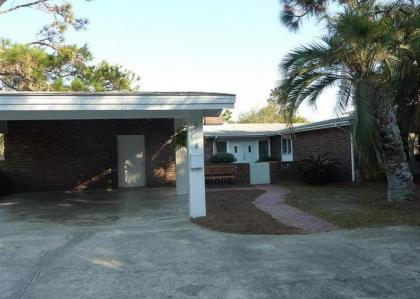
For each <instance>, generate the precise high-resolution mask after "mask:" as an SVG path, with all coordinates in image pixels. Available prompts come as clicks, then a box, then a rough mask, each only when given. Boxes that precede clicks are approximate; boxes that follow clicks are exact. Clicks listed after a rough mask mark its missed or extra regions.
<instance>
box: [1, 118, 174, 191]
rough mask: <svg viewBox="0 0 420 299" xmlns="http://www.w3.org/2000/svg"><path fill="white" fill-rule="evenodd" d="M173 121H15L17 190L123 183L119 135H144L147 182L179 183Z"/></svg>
mask: <svg viewBox="0 0 420 299" xmlns="http://www.w3.org/2000/svg"><path fill="white" fill-rule="evenodd" d="M173 132H174V126H173V120H172V119H153V120H146V119H141V120H78V121H76V120H74V121H73V120H64V121H10V122H8V132H7V135H6V138H5V139H6V140H5V145H6V146H5V156H6V170H7V172H8V173H9V174H10V176H11V177H12V179H13V181H14V191H17V192H22V191H51V190H74V189H104V188H115V187H117V186H118V173H117V168H118V162H117V159H118V156H117V155H118V154H117V136H118V135H145V147H146V175H147V178H146V184H147V186H160V185H166V184H173V183H174V182H175V152H174V149H173V147H172V146H171V145H170V144H168V143H167V141H168V139H169V138H170V136H171V135H172V134H173Z"/></svg>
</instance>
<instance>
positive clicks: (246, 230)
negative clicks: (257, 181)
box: [193, 189, 300, 235]
mask: <svg viewBox="0 0 420 299" xmlns="http://www.w3.org/2000/svg"><path fill="white" fill-rule="evenodd" d="M263 193H264V191H262V190H257V189H250V190H223V191H221V190H219V191H208V192H207V193H206V204H207V216H206V217H202V218H196V219H194V220H193V222H194V223H196V224H198V225H201V226H203V227H206V228H209V229H212V230H216V231H221V232H228V233H237V234H256V235H289V234H299V233H300V231H299V230H298V229H296V228H294V227H290V226H287V225H285V224H283V223H281V222H279V221H277V220H275V219H274V218H273V217H271V216H270V215H268V214H266V213H264V212H263V211H261V210H259V209H258V208H257V207H255V206H254V204H253V203H252V202H253V201H254V199H255V198H257V196H259V195H261V194H263Z"/></svg>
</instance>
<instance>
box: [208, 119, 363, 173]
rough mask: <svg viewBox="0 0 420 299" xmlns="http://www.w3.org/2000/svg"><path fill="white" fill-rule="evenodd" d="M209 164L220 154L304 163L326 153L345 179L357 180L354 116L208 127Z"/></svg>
mask: <svg viewBox="0 0 420 299" xmlns="http://www.w3.org/2000/svg"><path fill="white" fill-rule="evenodd" d="M204 136H205V143H204V151H205V158H206V161H208V160H209V159H210V157H211V156H212V155H214V154H217V153H220V152H227V153H232V154H233V155H234V156H235V157H236V160H237V163H255V162H256V161H258V160H264V159H266V158H267V157H269V158H271V159H273V160H276V161H281V162H293V161H300V160H302V159H306V158H309V157H310V156H311V155H313V156H314V157H316V156H318V155H322V154H325V153H330V155H331V157H335V158H337V159H339V161H340V163H341V167H342V169H343V172H344V173H343V179H345V180H354V179H355V164H354V151H353V142H352V137H351V117H342V118H336V119H331V120H326V121H320V122H314V123H309V124H294V125H293V126H292V127H287V125H286V124H220V123H219V124H211V125H210V124H209V125H205V126H204Z"/></svg>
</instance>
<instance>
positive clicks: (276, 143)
mask: <svg viewBox="0 0 420 299" xmlns="http://www.w3.org/2000/svg"><path fill="white" fill-rule="evenodd" d="M270 147H271V157H272V158H274V159H276V160H278V161H281V136H273V137H271V138H270Z"/></svg>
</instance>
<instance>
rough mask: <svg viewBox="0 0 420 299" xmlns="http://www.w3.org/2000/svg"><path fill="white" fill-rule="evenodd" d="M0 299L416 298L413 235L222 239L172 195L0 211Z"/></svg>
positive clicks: (86, 198) (379, 232)
mask: <svg viewBox="0 0 420 299" xmlns="http://www.w3.org/2000/svg"><path fill="white" fill-rule="evenodd" d="M0 225H1V230H0V252H1V254H0V290H1V292H0V298H43V299H47V298H192V297H199V298H354V297H363V298H365V297H370V298H378V297H381V298H395V297H398V298H417V297H418V294H419V293H420V229H419V228H414V227H407V226H398V227H388V228H377V229H360V230H352V231H344V230H338V231H332V232H329V233H320V234H312V235H299V236H252V235H233V234H225V233H219V232H213V231H208V230H205V229H202V228H200V227H198V226H196V225H194V224H192V223H191V222H190V221H189V220H188V209H187V201H186V199H185V198H182V197H181V198H179V197H178V198H177V197H176V196H175V190H172V189H153V190H150V189H145V190H135V191H118V192H89V193H79V194H58V193H45V194H27V195H14V196H11V197H7V198H4V199H2V200H1V201H0Z"/></svg>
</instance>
